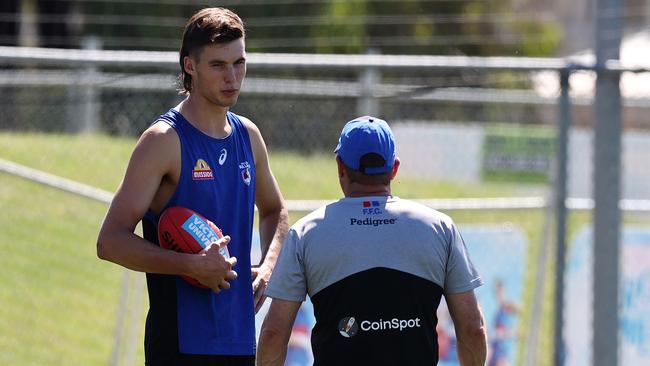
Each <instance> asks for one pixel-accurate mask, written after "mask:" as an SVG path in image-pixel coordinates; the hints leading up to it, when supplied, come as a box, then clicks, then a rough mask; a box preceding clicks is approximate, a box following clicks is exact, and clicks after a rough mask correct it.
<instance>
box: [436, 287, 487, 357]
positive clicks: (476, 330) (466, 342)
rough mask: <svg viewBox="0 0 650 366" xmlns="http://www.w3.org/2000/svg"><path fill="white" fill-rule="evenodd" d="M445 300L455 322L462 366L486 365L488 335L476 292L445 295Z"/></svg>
mask: <svg viewBox="0 0 650 366" xmlns="http://www.w3.org/2000/svg"><path fill="white" fill-rule="evenodd" d="M445 300H446V301H447V308H448V309H449V315H451V319H452V320H453V322H454V329H455V331H456V341H457V351H458V359H459V360H460V364H461V366H483V365H485V360H486V357H487V333H486V330H485V321H484V319H483V314H482V313H481V309H480V307H479V305H478V301H477V300H476V296H475V295H474V291H473V290H470V291H467V292H463V293H459V294H449V295H445Z"/></svg>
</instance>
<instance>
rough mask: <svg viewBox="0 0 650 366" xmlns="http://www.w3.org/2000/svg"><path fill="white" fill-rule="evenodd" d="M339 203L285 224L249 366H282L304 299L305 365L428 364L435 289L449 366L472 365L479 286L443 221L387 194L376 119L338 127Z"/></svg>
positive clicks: (382, 128) (390, 166)
mask: <svg viewBox="0 0 650 366" xmlns="http://www.w3.org/2000/svg"><path fill="white" fill-rule="evenodd" d="M335 152H336V154H337V155H336V162H337V164H338V178H339V183H340V185H341V188H342V190H343V193H344V195H345V198H342V199H340V200H339V201H337V202H334V203H332V204H329V205H327V206H324V207H322V208H320V209H318V210H316V211H314V212H312V213H310V214H309V215H307V216H306V217H304V218H302V219H301V220H299V221H298V222H297V223H296V224H295V225H293V226H292V228H291V229H290V230H289V233H288V235H287V238H286V240H285V243H284V246H283V249H282V252H281V254H280V258H279V259H278V262H277V265H276V267H275V271H274V272H273V275H272V276H271V281H270V283H269V286H268V287H267V289H266V295H267V296H269V297H271V298H273V300H272V302H271V305H270V308H269V311H268V313H267V315H266V318H265V319H264V323H263V324H262V329H261V332H260V340H259V344H258V365H261V366H268V365H278V366H279V365H282V364H283V363H284V361H285V355H286V352H287V342H288V340H289V337H290V334H291V326H292V324H293V322H294V319H295V317H296V313H297V312H298V309H299V308H300V305H301V302H302V301H304V300H305V298H306V296H307V295H309V297H310V299H311V301H312V303H313V305H314V315H315V318H316V325H315V327H314V329H313V331H312V350H313V355H314V365H337V366H338V365H354V366H357V365H400V366H401V365H435V364H437V362H438V341H437V337H436V323H437V321H438V319H437V317H436V309H437V308H438V305H439V304H440V301H441V298H442V297H443V296H444V297H445V299H446V301H447V304H448V307H449V312H450V315H451V318H452V320H453V322H454V325H455V328H456V335H457V347H458V357H459V360H460V362H461V365H471V366H479V365H481V366H483V365H484V364H485V359H486V348H487V347H486V342H487V341H486V338H487V337H486V332H485V326H484V322H483V316H482V314H481V310H480V308H479V305H478V302H477V300H476V297H475V295H474V289H475V288H476V287H478V286H480V285H481V284H482V281H481V278H480V277H479V275H478V273H477V271H476V269H475V268H474V266H473V264H472V262H471V261H470V259H469V255H468V252H467V249H466V247H465V243H464V242H463V239H462V237H461V235H460V233H459V231H458V228H457V227H456V225H455V224H454V222H453V221H452V220H451V218H449V217H448V216H446V215H444V214H442V213H440V212H438V211H435V210H432V209H430V208H427V207H425V206H422V205H420V204H417V203H415V202H412V201H408V200H402V199H400V198H398V197H395V196H392V195H391V186H390V184H391V180H392V179H394V178H395V175H396V174H397V170H398V168H399V164H400V161H399V158H397V157H396V155H395V140H394V137H393V133H392V132H391V129H390V127H389V126H388V124H387V123H386V122H385V121H383V120H381V119H378V118H374V117H369V116H365V117H360V118H357V119H355V120H352V121H350V122H348V123H347V124H346V125H345V127H343V131H342V132H341V136H340V138H339V143H338V146H337V147H336V150H335Z"/></svg>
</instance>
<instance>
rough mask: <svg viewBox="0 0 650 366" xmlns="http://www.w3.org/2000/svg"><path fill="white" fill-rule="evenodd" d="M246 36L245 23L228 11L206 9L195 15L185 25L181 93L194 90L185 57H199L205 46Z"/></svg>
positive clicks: (181, 59) (180, 57)
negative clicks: (184, 61) (184, 60)
mask: <svg viewBox="0 0 650 366" xmlns="http://www.w3.org/2000/svg"><path fill="white" fill-rule="evenodd" d="M245 36H246V32H245V30H244V22H242V20H241V18H239V16H238V15H237V14H235V13H233V12H232V11H230V10H228V9H225V8H205V9H203V10H199V11H198V12H197V13H196V14H194V15H193V16H192V17H191V18H190V19H189V20H188V21H187V24H186V25H185V30H184V31H183V42H182V43H181V49H180V52H179V53H180V54H179V62H180V64H181V74H180V75H179V84H181V85H180V86H181V87H182V88H183V90H182V91H181V92H182V93H184V94H187V93H188V92H190V91H191V90H192V76H191V75H190V74H188V73H187V72H185V66H184V65H183V59H185V57H187V56H193V57H198V53H199V51H200V50H201V48H202V47H203V46H205V45H209V44H215V43H229V42H232V41H234V40H237V39H239V38H242V37H245Z"/></svg>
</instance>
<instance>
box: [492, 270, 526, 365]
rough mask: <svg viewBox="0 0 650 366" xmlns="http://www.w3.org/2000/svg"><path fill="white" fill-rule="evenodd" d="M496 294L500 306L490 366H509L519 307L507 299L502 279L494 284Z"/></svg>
mask: <svg viewBox="0 0 650 366" xmlns="http://www.w3.org/2000/svg"><path fill="white" fill-rule="evenodd" d="M494 295H495V297H496V299H497V304H498V305H499V307H498V308H497V312H496V314H495V316H494V325H493V334H494V335H493V337H492V338H491V340H490V357H489V359H488V366H508V365H509V364H510V363H509V355H508V345H509V342H510V340H512V338H514V336H515V334H514V330H513V329H512V326H513V324H512V323H513V320H514V317H515V316H516V314H517V313H518V312H519V309H518V306H517V304H515V303H514V302H512V301H509V300H507V299H506V296H505V288H504V284H503V281H502V280H497V281H496V283H495V284H494Z"/></svg>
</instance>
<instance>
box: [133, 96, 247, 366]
mask: <svg viewBox="0 0 650 366" xmlns="http://www.w3.org/2000/svg"><path fill="white" fill-rule="evenodd" d="M227 119H228V123H230V126H231V127H232V132H231V133H230V135H228V136H227V137H225V138H223V139H216V138H212V137H210V136H208V135H206V134H204V133H203V132H201V131H199V130H198V129H197V128H195V127H194V126H192V125H191V124H190V123H189V122H188V121H187V120H186V119H185V118H184V117H183V116H182V115H181V114H180V113H179V112H178V111H176V110H174V109H171V110H169V112H167V113H166V114H164V115H162V116H161V117H160V118H159V119H158V120H157V121H156V122H158V121H163V122H165V123H167V124H169V125H170V126H171V127H173V128H174V130H175V131H176V133H177V134H178V137H179V139H180V146H181V158H182V160H181V161H182V163H181V173H180V177H179V181H178V185H177V187H176V191H175V192H174V194H173V195H172V197H171V198H170V200H169V202H168V203H167V204H166V206H165V208H167V207H172V206H183V207H187V208H190V209H192V210H194V211H196V212H198V213H199V214H201V215H203V216H204V217H206V218H207V219H209V220H211V221H212V222H214V223H215V224H216V225H217V226H219V228H221V230H222V231H223V233H224V235H230V237H231V241H230V243H229V244H228V250H229V252H230V255H231V256H234V257H237V265H236V266H235V268H234V269H235V270H236V271H237V274H238V277H237V279H236V280H234V281H231V283H230V284H231V288H230V289H229V290H226V291H221V292H220V293H219V294H215V293H214V292H213V291H212V290H210V289H204V288H198V287H195V286H192V285H189V284H188V283H186V282H185V281H184V280H183V279H182V278H181V277H179V276H172V275H161V274H152V273H147V287H148V292H149V302H150V308H149V313H148V315H147V323H146V331H145V356H146V359H147V363H150V362H151V363H155V362H156V360H159V361H161V362H162V363H166V364H174V361H172V360H175V359H177V358H178V357H181V356H182V355H180V354H200V355H254V354H255V318H254V313H255V312H254V304H253V290H252V279H251V272H250V261H251V260H250V252H251V238H252V227H253V215H254V203H255V161H254V159H253V152H252V149H251V144H250V139H249V135H248V131H247V130H246V127H245V126H244V125H243V123H242V122H241V120H240V119H239V118H238V117H237V115H235V114H233V113H230V112H228V114H227ZM142 222H143V231H144V237H145V239H147V240H149V241H151V242H154V243H156V244H157V243H158V239H157V222H158V215H155V214H154V213H153V212H148V213H147V215H145V217H144V218H143V220H142Z"/></svg>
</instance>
